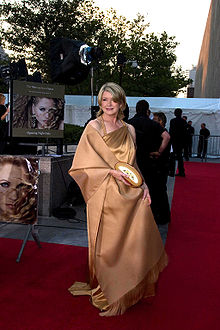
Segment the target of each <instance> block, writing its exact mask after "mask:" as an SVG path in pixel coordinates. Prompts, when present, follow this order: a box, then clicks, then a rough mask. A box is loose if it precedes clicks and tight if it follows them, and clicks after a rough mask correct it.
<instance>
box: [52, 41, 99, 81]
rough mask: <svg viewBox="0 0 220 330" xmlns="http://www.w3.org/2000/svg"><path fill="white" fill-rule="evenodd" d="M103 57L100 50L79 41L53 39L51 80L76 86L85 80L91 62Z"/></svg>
mask: <svg viewBox="0 0 220 330" xmlns="http://www.w3.org/2000/svg"><path fill="white" fill-rule="evenodd" d="M102 55H103V52H102V50H101V48H99V47H90V46H88V45H87V44H85V42H83V41H80V40H72V39H67V38H54V39H52V40H51V42H50V61H51V78H52V81H53V82H59V83H64V84H70V85H74V84H78V83H80V82H82V81H83V80H84V79H86V78H87V76H88V74H89V71H90V68H91V65H92V62H93V61H98V60H99V59H100V58H101V57H102Z"/></svg>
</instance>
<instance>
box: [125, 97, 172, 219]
mask: <svg viewBox="0 0 220 330" xmlns="http://www.w3.org/2000/svg"><path fill="white" fill-rule="evenodd" d="M149 113H150V112H149V103H148V102H147V101H146V100H140V101H138V102H137V104H136V114H135V116H134V117H133V118H131V119H130V120H129V124H131V125H132V126H134V128H135V132H136V143H137V164H138V167H139V168H140V170H141V173H142V174H143V177H144V180H145V182H146V183H147V186H148V188H149V191H150V195H151V209H152V212H153V215H154V218H155V221H156V223H157V225H159V224H165V223H167V222H169V221H170V214H169V203H168V200H167V194H166V184H164V182H163V180H165V181H166V179H165V178H163V179H161V176H162V177H163V174H162V172H163V170H164V167H163V165H162V164H163V154H164V152H165V150H166V147H167V145H168V143H169V140H170V135H169V133H168V132H167V131H166V130H165V129H164V128H163V127H162V126H161V125H160V124H159V123H157V122H155V121H153V120H151V119H150V118H149ZM162 195H163V197H162V199H161V196H162Z"/></svg>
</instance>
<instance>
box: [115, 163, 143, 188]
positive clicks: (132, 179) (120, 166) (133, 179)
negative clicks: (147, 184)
mask: <svg viewBox="0 0 220 330" xmlns="http://www.w3.org/2000/svg"><path fill="white" fill-rule="evenodd" d="M115 169H116V170H118V171H121V172H122V173H125V174H127V175H128V177H126V178H124V179H125V180H126V181H127V182H128V183H130V184H131V185H132V187H134V188H138V187H140V186H141V185H142V183H143V179H142V177H141V175H140V173H139V172H138V171H137V170H136V169H135V168H134V167H133V166H131V165H129V164H127V163H124V162H118V163H116V165H115Z"/></svg>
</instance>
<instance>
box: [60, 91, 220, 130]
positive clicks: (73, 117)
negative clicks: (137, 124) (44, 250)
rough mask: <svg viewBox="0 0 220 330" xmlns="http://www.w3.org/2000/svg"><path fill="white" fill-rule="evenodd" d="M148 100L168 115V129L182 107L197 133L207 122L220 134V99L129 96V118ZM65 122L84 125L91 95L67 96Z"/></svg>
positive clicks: (156, 109)
mask: <svg viewBox="0 0 220 330" xmlns="http://www.w3.org/2000/svg"><path fill="white" fill-rule="evenodd" d="M143 99H145V100H147V101H148V102H149V104H150V109H151V111H152V112H158V111H163V112H164V113H165V114H166V116H167V129H168V128H169V122H170V119H171V118H174V110H175V109H176V108H181V109H182V110H183V115H186V116H187V120H192V122H193V127H194V128H195V134H199V130H200V125H201V123H203V122H204V123H206V127H207V128H208V129H209V130H210V132H211V135H220V99H202V98H172V97H127V103H128V106H129V109H130V115H129V118H131V117H133V116H134V114H135V106H136V103H137V102H138V101H139V100H143ZM65 102H66V105H65V118H64V121H65V123H69V124H75V125H80V126H84V124H85V122H86V121H87V120H88V119H89V118H90V107H91V96H81V95H66V96H65Z"/></svg>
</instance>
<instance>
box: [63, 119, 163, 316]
mask: <svg viewBox="0 0 220 330" xmlns="http://www.w3.org/2000/svg"><path fill="white" fill-rule="evenodd" d="M103 130H104V132H105V134H104V136H103V137H101V135H100V134H99V132H98V131H96V130H95V129H94V128H93V127H92V126H91V125H87V127H86V129H85V131H84V133H83V136H82V138H81V140H80V143H79V145H78V148H77V152H76V154H75V156H74V159H73V165H72V167H71V169H70V171H69V173H70V175H71V176H72V177H73V178H74V179H75V180H76V182H77V183H78V184H79V186H80V188H81V191H82V193H83V195H84V198H85V201H86V203H87V222H88V241H89V267H90V284H86V283H81V282H75V283H74V284H73V285H72V286H71V287H70V288H69V291H70V292H71V293H72V294H73V295H84V294H87V295H90V296H91V301H92V304H93V305H94V306H96V307H98V308H99V309H100V310H101V311H102V312H101V313H100V315H102V316H112V315H118V314H123V313H124V312H125V311H126V309H127V308H129V307H130V306H132V305H134V304H135V303H137V302H138V301H139V300H140V299H142V298H145V297H149V296H153V295H155V284H156V282H157V280H158V276H159V273H160V272H161V271H162V270H163V269H164V267H165V266H166V265H167V255H166V253H165V251H164V246H163V243H162V240H161V236H160V233H159V231H158V228H157V225H156V223H155V221H154V218H153V215H152V212H151V208H150V206H149V205H148V202H147V200H142V196H143V190H142V189H141V188H132V187H130V186H126V185H125V184H124V183H123V182H121V181H118V180H116V179H115V178H114V177H113V176H111V175H110V174H109V170H110V169H111V168H114V165H115V164H116V163H117V162H118V161H123V162H127V163H129V164H130V165H133V166H135V163H136V162H135V154H136V149H135V145H134V142H133V139H132V136H131V134H130V132H129V130H128V127H127V125H126V124H125V123H124V122H123V126H122V127H121V128H119V129H117V130H115V131H113V132H110V133H108V134H107V133H106V130H105V127H103ZM97 282H98V286H96V287H94V284H93V283H97Z"/></svg>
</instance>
